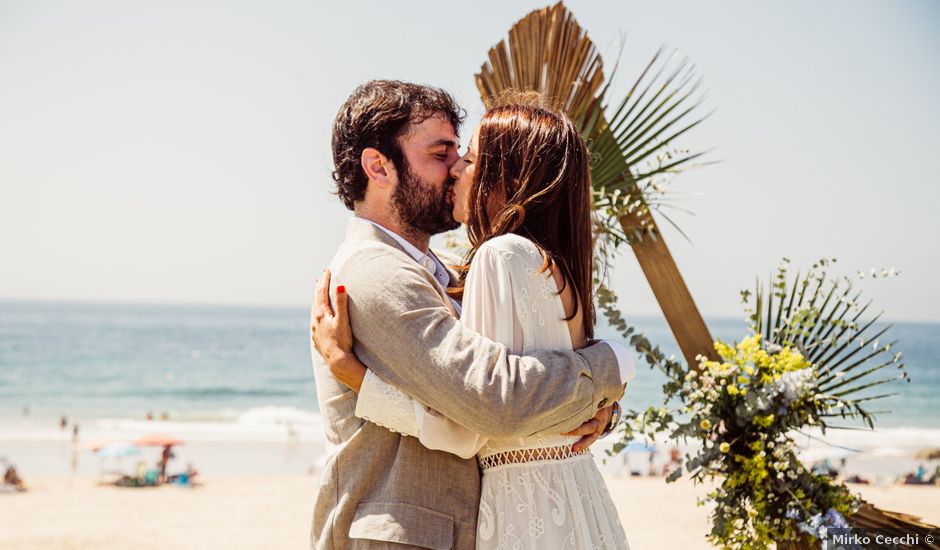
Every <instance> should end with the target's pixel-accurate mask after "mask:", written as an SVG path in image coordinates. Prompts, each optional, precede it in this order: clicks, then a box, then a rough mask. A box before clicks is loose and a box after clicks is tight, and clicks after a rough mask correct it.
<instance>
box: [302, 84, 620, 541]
mask: <svg viewBox="0 0 940 550" xmlns="http://www.w3.org/2000/svg"><path fill="white" fill-rule="evenodd" d="M588 163H589V158H588V151H587V146H586V145H585V143H584V140H583V139H582V138H581V136H580V134H579V132H578V131H577V129H576V128H575V127H574V125H573V123H572V122H571V121H570V120H569V119H568V118H567V117H566V116H565V115H563V114H561V113H557V112H554V111H551V110H549V109H547V108H545V107H541V106H535V105H528V104H521V103H520V104H508V105H503V106H499V107H496V108H494V109H491V110H490V111H488V112H487V113H486V115H485V116H484V117H483V120H482V121H481V123H480V126H479V127H478V128H477V129H476V131H475V132H474V134H473V137H472V138H471V141H470V146H469V148H468V150H467V153H466V154H465V155H464V156H463V157H461V158H460V159H458V160H457V162H456V163H455V164H454V165H453V166H452V167H451V176H452V177H453V178H454V179H455V184H454V187H453V195H454V196H453V199H454V201H453V204H454V211H453V215H454V218H455V219H456V220H457V221H459V222H462V223H464V224H466V226H467V232H468V236H469V239H470V244H471V250H470V252H469V255H468V257H467V259H466V262H465V264H466V265H463V266H459V267H458V268H457V269H458V270H459V271H460V272H461V281H462V283H463V284H462V286H459V287H456V288H451V289H449V292H450V293H451V294H452V295H453V296H455V297H457V298H462V300H463V306H462V315H461V323H462V324H463V325H465V326H467V327H469V328H472V329H474V330H476V331H477V332H479V333H480V334H482V335H484V336H486V337H488V338H490V339H492V340H495V341H496V342H500V343H502V344H505V345H506V346H507V347H508V348H509V349H510V351H511V352H512V353H514V354H527V353H530V352H532V351H534V350H550V349H561V348H564V349H577V348H580V347H583V346H584V345H586V343H587V342H588V340H590V339H591V338H592V337H593V333H594V322H595V313H594V307H593V301H592V285H593V271H592V267H593V256H592V247H593V241H592V234H591V180H590V172H589V165H588ZM327 281H328V280H327ZM327 281H324V282H321V285H320V288H318V292H322V291H323V285H324V283H325V284H326V285H328V284H329V283H328V282H327ZM325 288H329V287H328V286H326V287H325ZM336 306H337V307H336V313H335V319H333V320H332V322H327V321H324V322H322V323H321V325H320V326H318V327H317V330H316V343H317V349H318V350H320V352H321V355H323V356H324V358H326V359H327V362H328V363H329V365H330V369H331V371H333V372H334V374H335V375H336V376H337V378H338V379H340V380H352V381H353V382H351V383H350V384H351V387H352V389H354V390H356V391H358V392H359V398H358V404H357V406H356V416H359V417H360V418H363V419H365V420H368V421H370V422H373V423H375V424H378V425H381V426H384V427H385V428H387V429H389V430H393V431H397V432H400V433H403V434H406V435H410V436H414V437H417V438H418V439H419V440H420V441H421V443H422V444H423V445H424V446H426V447H428V448H430V449H435V450H440V451H446V452H449V453H453V454H456V455H459V456H461V457H463V458H470V457H472V456H474V455H476V456H477V459H478V461H479V465H480V468H481V470H482V473H483V482H482V483H483V485H482V496H481V500H480V510H479V519H478V523H477V548H480V549H501V548H514V549H516V548H518V549H531V550H536V549H546V548H577V549H581V548H584V549H588V548H590V549H593V548H604V549H625V548H628V545H627V540H626V535H625V534H624V530H623V527H622V526H621V524H620V521H619V518H618V515H617V510H616V508H615V507H614V504H613V502H612V500H611V498H610V494H609V492H608V491H607V487H606V485H605V484H604V480H603V478H602V477H601V474H600V471H599V470H598V468H597V465H596V464H595V462H594V459H593V457H592V456H591V454H590V452H589V451H588V450H587V449H582V448H578V447H576V446H575V447H573V444H574V442H575V441H577V440H578V437H577V436H571V435H566V434H563V435H553V434H537V435H533V436H531V437H525V438H514V439H496V438H488V437H486V434H477V433H473V432H472V431H470V430H468V429H466V428H464V427H463V426H461V424H460V419H459V418H454V419H449V418H446V417H444V416H442V415H440V414H439V413H437V412H436V411H434V410H431V409H429V408H427V407H425V406H424V405H422V404H421V403H418V402H416V401H414V400H413V399H412V398H411V397H410V396H408V395H407V394H405V393H403V392H402V391H401V390H400V389H398V388H396V387H394V386H391V385H389V384H387V383H386V382H384V381H383V380H382V379H381V378H379V377H378V376H377V375H376V374H374V373H373V372H372V371H370V370H368V369H367V368H366V366H365V365H363V364H362V363H361V362H359V361H358V360H356V359H355V358H353V355H352V346H351V343H352V335H351V329H350V327H349V323H348V318H347V317H346V316H347V311H346V308H345V300H342V301H338V302H337V305H336ZM330 349H334V350H341V352H340V353H330ZM330 357H342V359H340V360H330ZM350 358H352V359H350ZM362 458H363V460H367V459H368V457H362Z"/></svg>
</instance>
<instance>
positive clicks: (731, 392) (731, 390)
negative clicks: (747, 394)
mask: <svg viewBox="0 0 940 550" xmlns="http://www.w3.org/2000/svg"><path fill="white" fill-rule="evenodd" d="M728 395H738V387H737V386H735V385H730V386H728Z"/></svg>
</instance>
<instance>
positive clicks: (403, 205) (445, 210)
mask: <svg viewBox="0 0 940 550" xmlns="http://www.w3.org/2000/svg"><path fill="white" fill-rule="evenodd" d="M403 164H404V163H403ZM399 174H400V177H399V179H398V185H396V186H395V191H394V193H392V204H393V205H394V206H395V208H396V209H397V210H398V217H399V220H400V221H401V222H402V225H404V226H405V227H407V228H409V229H412V230H414V231H416V232H421V233H425V234H427V235H436V234H438V233H443V232H444V231H450V230H451V229H457V228H458V227H460V223H459V222H456V221H454V215H453V211H454V204H453V202H452V201H451V199H450V191H451V189H453V187H454V181H453V179H451V178H447V182H446V183H445V184H444V185H442V186H441V187H440V188H437V187H435V186H434V185H432V184H430V183H428V182H426V181H423V180H421V179H420V178H418V177H416V176H415V175H414V174H412V173H411V169H410V168H409V167H408V165H407V164H405V165H404V166H402V169H401V170H399Z"/></svg>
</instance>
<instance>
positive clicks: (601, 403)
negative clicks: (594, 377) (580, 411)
mask: <svg viewBox="0 0 940 550" xmlns="http://www.w3.org/2000/svg"><path fill="white" fill-rule="evenodd" d="M606 406H607V398H606V397H605V398H603V399H601V402H600V403H598V404H597V408H598V409H603V408H604V407H606Z"/></svg>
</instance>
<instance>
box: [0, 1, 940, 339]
mask: <svg viewBox="0 0 940 550" xmlns="http://www.w3.org/2000/svg"><path fill="white" fill-rule="evenodd" d="M544 5H547V4H543V3H537V2H522V1H506V0H502V1H481V2H473V3H470V2H444V1H441V2H380V1H359V2H347V3H340V2H331V3H329V4H322V3H317V2H311V1H307V2H287V1H285V2H261V1H255V2H246V1H225V2H221V1H219V2H209V1H203V0H187V1H185V2H183V1H166V2H127V1H125V0H113V1H93V0H90V1H85V2H81V3H78V2H66V1H61V2H54V1H44V0H36V1H4V0H0V299H13V300H70V301H91V302H95V301H106V302H142V303H213V304H259V305H260V304H265V305H286V306H304V305H306V304H307V303H308V302H309V299H310V295H311V292H312V288H313V284H314V280H315V279H316V277H317V276H318V274H319V273H320V271H321V270H322V269H323V268H324V267H325V266H326V265H327V264H328V262H329V259H330V258H331V256H332V254H333V251H334V250H335V248H336V246H337V245H338V243H339V242H340V241H341V240H342V238H343V235H344V232H345V220H346V219H347V218H348V217H349V216H350V213H349V212H348V211H347V210H346V209H345V208H344V207H343V206H342V205H341V204H340V203H339V201H338V200H337V199H336V198H335V197H334V196H333V195H331V193H330V190H331V187H330V186H331V180H330V171H331V168H332V166H331V154H330V128H331V123H332V120H333V117H334V116H335V114H336V111H337V109H338V108H339V106H340V105H341V104H342V102H343V101H344V99H345V98H346V96H347V95H348V94H349V93H350V92H351V91H352V90H353V88H355V86H356V85H358V84H359V83H361V82H363V81H365V80H368V79H372V78H397V79H403V80H409V81H413V82H420V83H427V84H433V85H437V86H441V87H443V88H445V89H447V90H449V91H450V92H452V93H453V94H454V95H455V97H457V98H458V100H459V101H460V102H461V103H462V104H463V105H464V106H465V107H466V109H467V110H468V112H469V115H470V117H469V119H468V123H467V125H466V127H465V128H464V130H463V132H462V134H463V136H464V138H466V137H468V136H469V135H470V130H471V128H472V126H473V125H475V123H476V121H478V120H479V117H480V116H481V114H482V111H483V108H482V104H481V102H480V100H479V96H478V94H477V91H476V88H475V84H474V81H473V75H474V73H475V72H476V71H477V70H478V69H479V67H480V65H481V64H482V63H483V62H484V61H485V58H486V52H487V50H488V49H489V47H490V46H492V45H493V44H495V43H496V42H497V41H499V40H500V39H502V38H503V37H504V36H505V34H506V32H507V30H508V29H509V27H510V26H511V25H512V23H513V22H515V21H516V20H518V19H519V18H521V17H522V16H524V15H525V14H526V13H528V12H529V11H531V10H532V9H535V8H538V7H542V6H544ZM567 5H568V6H569V7H570V9H571V10H572V11H573V12H574V14H575V17H576V18H577V19H578V21H579V22H580V23H581V25H582V26H584V27H585V28H586V29H587V30H588V32H589V33H590V35H591V37H592V38H593V39H594V41H595V42H596V44H597V45H598V47H599V48H600V50H601V51H602V52H603V53H604V55H605V59H606V60H607V62H608V65H610V64H612V62H613V60H614V59H615V58H616V55H617V53H618V48H619V43H620V38H621V37H623V36H625V37H626V41H625V43H624V44H625V46H624V50H623V57H622V60H621V66H620V70H619V76H620V78H618V79H617V80H616V81H615V86H614V91H615V95H616V92H617V91H618V90H619V93H621V94H622V93H625V92H626V91H627V87H628V85H629V83H630V81H631V80H632V79H633V78H635V76H636V75H638V74H639V71H640V70H641V68H642V67H643V65H644V64H645V62H646V61H647V60H648V59H649V58H650V57H651V56H652V55H653V53H654V52H655V51H656V50H657V49H658V48H659V47H660V46H661V45H666V46H668V47H669V48H671V49H675V50H676V51H677V52H679V53H680V54H681V55H685V56H688V57H689V58H690V59H691V61H692V62H694V63H695V65H696V67H697V70H698V72H699V73H700V74H701V75H702V76H703V77H704V89H705V90H706V91H707V98H706V100H705V104H704V106H703V110H702V113H705V112H709V111H713V114H712V116H711V117H710V118H709V119H708V120H707V121H705V122H704V123H703V124H702V125H700V126H699V127H698V128H696V129H695V130H694V131H693V132H691V133H690V134H688V135H687V137H685V138H683V139H682V140H681V141H680V142H678V143H677V145H681V146H683V147H687V148H689V149H692V150H705V149H709V150H711V152H710V153H709V155H708V157H707V158H708V159H709V160H713V161H719V162H717V163H716V164H713V165H710V166H706V167H702V168H699V169H696V170H693V171H689V172H686V173H684V174H681V175H680V176H678V177H677V178H676V179H675V180H674V181H673V182H672V185H671V190H672V192H673V193H674V197H675V201H676V202H677V203H678V204H680V205H681V206H682V207H683V208H687V209H689V210H691V211H692V212H693V213H694V215H687V214H683V213H681V212H672V213H670V216H671V217H672V218H673V219H674V220H676V221H677V223H678V224H679V225H680V227H682V229H683V230H684V231H685V232H686V234H688V235H689V237H690V239H691V242H688V241H686V240H685V239H683V238H682V237H681V236H680V235H679V234H678V233H676V232H675V231H673V230H671V229H669V228H668V227H665V226H666V225H667V224H665V223H663V222H661V225H662V226H664V227H663V229H664V238H665V239H666V242H667V243H668V246H669V248H670V250H671V251H672V254H673V256H674V257H675V259H676V262H677V264H678V266H679V269H680V271H681V272H682V274H683V276H684V277H685V279H686V282H687V284H688V286H689V288H690V290H691V292H692V295H693V297H694V298H695V300H696V302H697V304H698V306H699V308H700V310H701V311H702V312H703V313H704V314H705V315H706V316H738V315H740V314H741V313H740V312H741V310H740V304H739V299H738V296H739V295H738V291H739V290H740V289H742V288H747V287H751V286H753V283H754V280H755V277H757V276H761V277H764V278H765V279H766V277H767V275H768V274H769V273H770V272H771V271H772V270H773V269H774V267H775V266H776V265H777V264H778V262H779V260H780V258H782V257H784V256H786V257H789V258H790V259H791V260H792V265H793V266H794V269H796V268H800V267H807V266H809V265H810V264H811V263H812V262H813V261H815V260H816V259H817V258H820V257H823V256H827V257H837V258H838V260H839V261H838V263H837V264H836V265H837V268H838V269H837V271H838V272H840V273H845V274H852V273H855V272H857V271H858V270H859V269H865V270H867V269H871V268H881V267H894V268H896V269H898V270H900V271H901V275H900V277H898V278H895V279H890V280H879V281H874V282H870V281H867V280H866V282H863V284H862V286H861V288H862V289H864V290H865V292H866V294H867V295H868V296H869V297H871V298H873V299H874V300H875V306H874V307H875V308H876V309H877V310H885V312H886V313H885V316H886V318H889V319H895V320H940V313H938V311H940V285H938V284H936V282H935V280H934V279H933V275H934V274H936V273H938V271H940V247H938V246H937V244H936V243H935V242H934V241H935V239H936V238H937V237H938V236H940V220H938V216H937V214H936V208H937V205H938V204H940V191H938V188H940V186H938V184H940V178H938V176H937V173H936V170H937V168H936V166H935V163H936V160H937V158H938V157H937V153H938V151H940V134H938V132H937V128H940V107H938V106H937V103H936V97H937V90H938V89H940V62H938V60H937V56H936V52H938V51H940V33H937V32H936V30H937V29H938V28H940V5H938V4H937V3H936V2H932V1H930V0H924V1H913V0H905V1H899V2H883V1H829V2H810V1H802V0H800V1H787V2H783V1H777V2H760V3H757V2H753V3H752V2H743V1H733V2H732V1H714V2H707V3H706V2H696V1H692V0H689V1H665V2H655V3H653V2H637V1H620V2H598V1H572V2H569V3H568V4H567ZM613 280H614V288H615V289H616V290H617V291H618V292H619V294H620V296H621V305H622V308H623V310H624V311H625V312H626V313H627V314H628V315H629V314H634V315H637V314H644V315H646V314H656V313H657V312H658V311H659V310H658V307H657V305H656V302H655V299H654V298H653V296H652V294H651V292H650V290H649V286H648V284H647V283H646V280H645V279H644V278H643V276H642V273H641V272H640V271H639V267H638V265H637V263H636V260H635V258H634V257H633V255H632V252H631V251H629V250H625V251H624V254H623V255H622V257H621V258H620V259H619V260H618V262H617V264H616V268H615V270H614V272H613Z"/></svg>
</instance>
